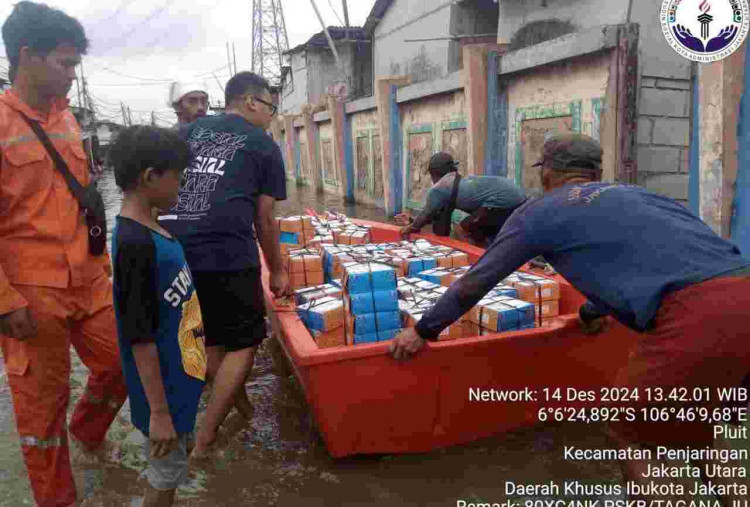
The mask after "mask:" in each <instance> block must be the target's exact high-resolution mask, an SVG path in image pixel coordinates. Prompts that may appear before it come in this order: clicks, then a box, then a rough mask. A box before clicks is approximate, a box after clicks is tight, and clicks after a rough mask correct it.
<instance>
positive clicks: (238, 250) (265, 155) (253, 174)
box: [159, 114, 279, 271]
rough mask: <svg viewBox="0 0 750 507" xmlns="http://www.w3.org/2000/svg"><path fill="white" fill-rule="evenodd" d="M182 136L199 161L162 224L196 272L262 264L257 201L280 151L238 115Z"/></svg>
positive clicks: (211, 119) (214, 119)
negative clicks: (256, 225) (256, 230)
mask: <svg viewBox="0 0 750 507" xmlns="http://www.w3.org/2000/svg"><path fill="white" fill-rule="evenodd" d="M184 135H185V139H186V140H187V142H188V145H189V146H190V149H191V152H192V153H193V155H194V156H195V159H194V162H193V164H192V166H191V167H190V168H188V169H187V172H186V176H185V178H186V179H185V181H184V183H183V185H182V187H181V188H180V195H179V200H178V202H177V205H176V206H174V207H173V208H172V209H171V210H169V211H168V212H165V214H164V215H162V216H161V217H160V219H159V220H160V222H161V223H162V224H163V225H165V226H166V227H167V228H168V229H169V231H170V232H172V233H173V234H175V235H176V236H177V237H178V238H179V239H180V242H181V243H182V244H183V246H184V247H185V252H186V255H187V256H188V262H189V263H190V265H191V266H195V267H196V268H195V269H200V270H220V271H228V270H234V269H244V268H246V267H248V266H249V265H254V266H257V265H259V262H260V260H259V257H258V248H257V244H256V242H255V236H254V233H253V222H254V220H255V216H256V212H257V208H256V198H257V196H258V194H259V193H260V191H261V189H263V188H266V187H267V186H268V185H269V183H268V181H267V179H268V177H269V174H268V171H267V168H269V167H271V166H272V164H274V163H276V164H278V163H279V161H278V156H279V155H278V154H277V150H278V147H277V146H276V145H275V143H274V142H273V141H272V140H271V139H270V138H269V137H268V136H267V135H266V133H265V132H263V131H262V130H261V129H259V128H258V127H255V126H254V125H252V124H251V123H249V122H247V121H246V120H244V119H243V118H242V117H240V116H238V115H234V114H222V115H216V116H207V117H204V118H200V119H198V120H197V121H195V122H193V123H191V124H190V126H189V128H188V129H187V130H186V132H185V134H184ZM219 243H220V244H221V245H222V247H221V248H217V247H216V245H217V244H219Z"/></svg>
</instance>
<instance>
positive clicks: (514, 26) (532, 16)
mask: <svg viewBox="0 0 750 507" xmlns="http://www.w3.org/2000/svg"><path fill="white" fill-rule="evenodd" d="M628 3H629V2H625V1H621V0H548V1H547V2H545V4H546V6H547V7H543V6H541V5H540V3H539V2H530V1H528V0H499V5H500V10H499V21H498V42H501V43H507V42H510V41H511V40H512V38H513V36H514V35H515V34H516V32H517V31H518V30H519V29H520V28H522V27H523V26H525V25H527V24H528V23H531V22H534V21H541V20H548V19H558V20H561V21H568V22H570V23H572V24H573V25H575V26H576V28H577V29H579V30H584V29H587V28H593V27H597V26H601V25H607V24H621V23H626V22H628ZM660 6H661V2H659V1H654V0H633V3H632V11H631V15H630V21H631V22H633V23H638V24H639V25H640V36H639V41H638V47H639V53H638V58H639V66H640V68H639V70H638V75H639V90H638V100H639V105H638V157H637V158H638V183H639V184H642V185H644V186H645V187H646V188H649V189H651V190H654V191H656V192H659V193H662V194H664V195H667V196H669V197H672V198H674V199H677V200H680V201H682V202H683V203H686V202H687V194H688V181H689V177H688V152H689V150H688V144H689V143H688V132H689V129H690V117H691V112H690V100H689V99H690V95H691V64H690V62H689V61H688V60H686V59H685V58H683V57H681V56H679V55H678V54H677V53H676V52H675V51H674V50H673V49H672V48H671V47H670V46H669V44H667V41H666V40H665V38H664V36H663V35H662V32H661V25H660V17H659V11H660Z"/></svg>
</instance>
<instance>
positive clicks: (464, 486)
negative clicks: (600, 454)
mask: <svg viewBox="0 0 750 507" xmlns="http://www.w3.org/2000/svg"><path fill="white" fill-rule="evenodd" d="M100 188H101V190H102V192H103V194H104V197H105V200H106V203H107V209H108V213H109V215H110V218H112V217H114V215H115V214H116V213H117V212H118V210H119V206H120V197H119V192H118V191H117V189H116V187H115V185H114V178H113V177H112V175H111V174H106V175H105V176H104V178H103V179H102V180H101V181H100ZM306 207H311V208H315V209H316V210H319V211H322V210H325V209H336V210H337V211H340V212H344V213H346V214H348V215H349V216H353V217H361V218H367V219H372V220H384V218H385V216H384V213H383V211H382V210H378V209H376V208H372V207H364V206H356V207H352V206H348V205H345V204H344V203H343V202H342V201H341V199H339V198H335V197H330V196H325V197H323V196H315V195H314V193H313V192H312V191H311V190H310V189H309V188H296V187H294V186H292V185H290V188H289V199H288V200H287V201H286V202H284V203H281V206H280V210H279V213H280V214H282V213H283V214H286V213H297V212H299V211H301V210H303V209H304V208H306ZM73 365H74V367H73V372H72V379H71V384H72V396H71V407H72V406H73V404H74V403H75V401H76V400H77V399H78V397H79V396H80V395H81V393H82V391H83V386H84V385H85V380H86V375H87V370H86V368H85V367H84V366H83V365H81V363H80V361H78V359H77V358H76V357H75V354H73ZM405 367H408V366H405ZM345 380H346V379H342V381H345ZM245 389H246V391H247V393H248V394H249V397H250V399H251V400H252V402H253V403H254V405H255V407H256V412H255V416H254V418H253V420H252V422H251V423H250V424H249V425H248V426H247V427H245V428H239V429H238V428H235V430H237V429H238V430H239V431H234V432H233V433H232V434H230V435H228V436H227V437H226V438H225V439H224V442H223V443H222V445H221V446H220V449H219V451H218V453H217V456H216V459H215V460H213V461H212V462H211V463H210V464H209V465H208V466H206V467H204V468H200V469H197V468H195V469H191V471H190V482H189V483H188V484H187V485H185V486H184V487H182V488H180V490H179V492H178V500H177V503H176V505H179V506H191V507H198V506H227V507H230V506H231V507H237V506H245V505H248V506H251V505H253V506H254V505H263V506H265V505H269V506H271V505H278V506H292V505H295V506H296V505H305V506H308V505H309V506H323V505H325V506H339V505H341V506H363V505H373V506H380V505H384V506H385V505H387V506H393V507H405V506H414V505H418V506H430V507H431V506H436V507H437V506H455V505H457V500H459V499H462V500H465V501H467V502H500V501H502V500H504V499H505V498H506V496H505V494H504V490H503V488H504V483H505V481H507V480H512V481H515V482H525V483H538V484H541V483H545V482H547V481H550V480H553V479H554V480H556V481H559V482H562V481H564V480H566V479H567V480H570V479H578V480H581V481H583V482H594V483H600V484H601V483H616V482H619V481H620V479H621V476H620V472H619V468H618V467H617V465H616V464H615V463H614V462H603V463H602V462H595V461H588V462H587V461H566V460H565V459H564V458H563V446H564V445H574V446H578V447H581V448H589V447H599V448H602V447H607V442H606V440H605V438H604V435H603V431H602V428H601V427H598V426H584V425H566V426H560V425H557V426H555V425H550V426H545V427H537V428H531V429H525V430H520V431H517V432H514V433H510V434H504V435H498V436H495V437H492V438H487V439H484V440H481V441H478V442H475V443H472V444H469V445H465V446H455V447H451V448H447V449H442V450H439V451H434V452H430V453H426V454H419V455H389V456H375V457H372V456H365V457H354V458H347V459H340V460H335V459H332V458H331V457H330V456H329V455H328V453H327V452H326V449H325V446H324V444H323V443H322V441H321V439H320V437H319V436H318V434H317V433H316V431H315V429H314V423H313V421H312V419H311V416H310V413H309V412H308V407H307V405H306V403H305V400H304V397H303V395H302V394H301V390H300V389H299V387H298V385H297V383H296V381H295V379H294V377H293V376H290V372H289V370H288V366H287V365H286V363H285V360H284V359H283V354H282V353H280V352H279V348H278V345H277V344H276V342H275V340H274V338H273V337H269V339H267V340H266V341H265V343H264V344H263V346H261V348H260V350H259V353H258V355H257V356H256V361H255V367H254V369H253V372H252V375H251V377H250V378H249V381H248V382H247V384H246V386H245ZM204 408H205V400H203V405H202V407H201V409H204ZM11 414H12V409H11V403H10V393H9V389H8V386H7V383H6V380H5V375H4V369H3V368H2V363H0V505H2V506H17V505H33V500H32V499H31V496H30V493H29V488H28V480H27V478H26V472H25V469H24V466H23V462H22V458H21V453H20V447H19V444H18V440H17V434H16V432H15V426H14V421H13V417H12V415H11ZM200 417H201V416H200V415H199V423H200ZM374 424H375V423H374ZM366 430H367V429H366V428H364V429H363V431H366ZM108 438H109V440H110V441H112V442H113V443H114V444H115V448H116V451H115V453H113V456H112V459H111V460H110V461H109V462H107V463H106V464H105V465H104V466H102V465H93V464H77V465H75V467H74V470H75V474H76V479H77V481H78V484H79V488H78V491H79V498H84V502H83V504H82V505H84V506H86V507H93V506H107V507H109V506H121V505H122V506H138V505H140V498H141V494H142V491H143V487H144V484H145V482H144V479H142V478H140V477H139V474H140V471H141V470H142V469H143V467H144V464H145V460H144V457H143V456H142V455H141V454H140V442H141V436H140V434H139V432H138V431H137V430H135V429H134V428H133V427H132V425H131V424H130V422H129V411H128V407H127V404H126V406H125V407H123V410H122V411H121V413H120V414H119V416H118V418H117V420H116V421H115V423H114V424H113V426H112V428H111V429H110V432H109V434H108ZM529 498H533V497H529ZM539 498H540V499H541V497H539ZM578 499H580V498H578ZM514 500H516V501H518V500H520V499H519V498H518V497H516V498H514ZM521 506H523V503H520V504H519V507H521Z"/></svg>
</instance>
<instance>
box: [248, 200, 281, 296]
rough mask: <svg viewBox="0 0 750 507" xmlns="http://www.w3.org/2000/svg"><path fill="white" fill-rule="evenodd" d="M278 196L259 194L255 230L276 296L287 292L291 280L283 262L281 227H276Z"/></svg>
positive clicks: (272, 289)
mask: <svg viewBox="0 0 750 507" xmlns="http://www.w3.org/2000/svg"><path fill="white" fill-rule="evenodd" d="M275 206H276V198H275V197H272V196H270V195H259V196H258V212H257V213H256V215H255V232H256V233H257V234H258V241H259V242H260V248H261V250H262V251H263V256H264V257H265V259H266V264H267V265H268V269H269V270H270V272H271V276H270V283H271V291H272V292H273V293H274V295H275V296H276V297H281V296H283V295H284V294H286V292H287V288H288V286H289V280H288V277H287V275H286V272H285V271H284V265H283V263H282V262H281V252H280V251H279V229H278V227H276V220H275V214H274V208H275Z"/></svg>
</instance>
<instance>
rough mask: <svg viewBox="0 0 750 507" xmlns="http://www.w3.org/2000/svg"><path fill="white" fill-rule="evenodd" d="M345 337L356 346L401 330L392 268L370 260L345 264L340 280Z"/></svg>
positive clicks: (389, 336) (388, 336)
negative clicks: (341, 284)
mask: <svg viewBox="0 0 750 507" xmlns="http://www.w3.org/2000/svg"><path fill="white" fill-rule="evenodd" d="M342 283H343V289H344V309H345V315H344V318H345V321H346V334H347V340H348V341H349V342H350V343H352V344H354V345H358V344H361V343H374V342H379V341H386V340H390V339H392V338H393V337H394V336H396V334H398V332H399V331H400V330H401V316H400V314H399V309H398V292H397V291H396V287H397V286H396V271H395V270H394V269H393V268H392V267H390V266H386V265H384V264H378V263H373V262H368V263H362V264H348V265H346V266H345V267H344V278H343V280H342Z"/></svg>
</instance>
